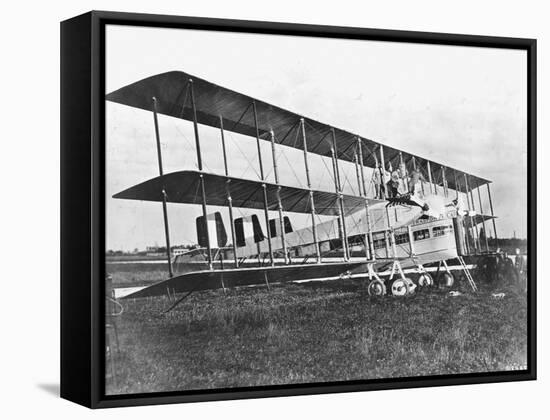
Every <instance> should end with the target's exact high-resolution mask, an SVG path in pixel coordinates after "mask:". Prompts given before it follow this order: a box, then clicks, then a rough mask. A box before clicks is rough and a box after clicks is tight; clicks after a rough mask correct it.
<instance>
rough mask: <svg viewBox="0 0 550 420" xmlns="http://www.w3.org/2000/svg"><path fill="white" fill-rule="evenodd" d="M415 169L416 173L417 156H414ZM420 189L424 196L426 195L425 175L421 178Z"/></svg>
mask: <svg viewBox="0 0 550 420" xmlns="http://www.w3.org/2000/svg"><path fill="white" fill-rule="evenodd" d="M413 169H414V170H415V171H416V157H415V156H413ZM421 175H422V174H421ZM420 189H421V190H422V195H425V194H426V193H425V192H424V175H422V176H421V177H420Z"/></svg>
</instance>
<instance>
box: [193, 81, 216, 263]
mask: <svg viewBox="0 0 550 420" xmlns="http://www.w3.org/2000/svg"><path fill="white" fill-rule="evenodd" d="M189 91H190V96H191V107H192V110H193V129H194V131H195V147H196V149H197V165H198V167H199V171H200V172H201V174H200V176H199V180H200V188H201V197H202V216H203V220H204V231H205V232H206V252H207V254H208V255H207V258H208V267H209V268H210V270H212V247H211V244H210V234H209V232H208V220H207V219H206V216H207V215H206V191H205V188H204V176H203V174H202V155H201V142H200V138H199V124H198V122H197V107H196V105H195V93H194V90H193V79H189Z"/></svg>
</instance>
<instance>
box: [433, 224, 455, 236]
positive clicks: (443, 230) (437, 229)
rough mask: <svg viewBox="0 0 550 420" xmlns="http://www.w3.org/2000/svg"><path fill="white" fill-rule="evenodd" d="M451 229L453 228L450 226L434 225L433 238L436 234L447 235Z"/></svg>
mask: <svg viewBox="0 0 550 420" xmlns="http://www.w3.org/2000/svg"><path fill="white" fill-rule="evenodd" d="M452 229H453V227H452V226H434V228H433V233H434V238H436V237H438V236H445V235H449V234H450V233H451V232H452Z"/></svg>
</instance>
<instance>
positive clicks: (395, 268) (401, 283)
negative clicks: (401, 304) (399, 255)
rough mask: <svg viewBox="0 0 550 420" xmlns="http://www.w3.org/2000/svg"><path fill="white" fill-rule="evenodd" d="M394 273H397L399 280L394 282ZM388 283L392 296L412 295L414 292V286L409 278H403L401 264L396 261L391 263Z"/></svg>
mask: <svg viewBox="0 0 550 420" xmlns="http://www.w3.org/2000/svg"><path fill="white" fill-rule="evenodd" d="M396 273H399V278H397V279H395V280H394V279H393V277H394V276H395V274H396ZM389 282H390V284H391V292H392V295H394V296H405V295H412V294H413V293H414V291H415V290H416V284H414V282H413V281H412V280H411V279H410V278H408V277H405V273H403V269H402V268H401V264H400V263H399V261H397V260H395V261H394V262H393V265H392V268H391V273H390V279H389Z"/></svg>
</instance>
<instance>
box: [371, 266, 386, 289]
mask: <svg viewBox="0 0 550 420" xmlns="http://www.w3.org/2000/svg"><path fill="white" fill-rule="evenodd" d="M367 267H368V274H369V286H368V287H367V292H368V294H369V296H384V295H385V294H386V285H385V284H384V282H383V281H382V279H380V277H378V274H376V271H375V270H374V266H373V264H368V266H367Z"/></svg>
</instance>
